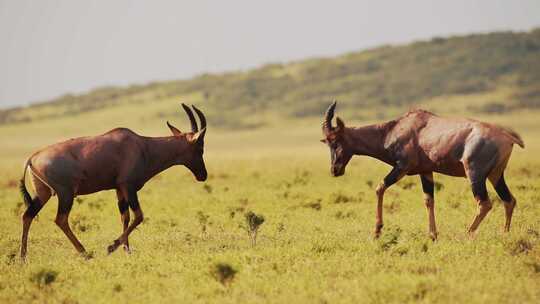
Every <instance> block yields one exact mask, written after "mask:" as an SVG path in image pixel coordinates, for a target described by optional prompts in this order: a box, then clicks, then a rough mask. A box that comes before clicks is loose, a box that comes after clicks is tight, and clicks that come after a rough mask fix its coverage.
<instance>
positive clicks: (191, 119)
mask: <svg viewBox="0 0 540 304" xmlns="http://www.w3.org/2000/svg"><path fill="white" fill-rule="evenodd" d="M182 108H184V111H186V114H187V116H188V117H189V122H190V123H191V132H193V133H195V132H198V131H199V128H198V127H197V121H196V120H195V116H193V112H191V109H190V108H189V107H188V106H186V105H185V104H184V103H182Z"/></svg>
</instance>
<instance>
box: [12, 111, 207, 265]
mask: <svg viewBox="0 0 540 304" xmlns="http://www.w3.org/2000/svg"><path fill="white" fill-rule="evenodd" d="M182 107H183V108H184V110H185V112H186V113H187V116H188V117H189V121H190V122H191V132H189V133H182V132H180V131H179V130H178V129H177V128H175V127H174V126H172V125H171V124H170V123H169V122H167V126H168V127H169V129H170V130H171V132H172V134H173V135H172V136H168V137H144V136H140V135H137V134H135V133H134V132H133V131H131V130H129V129H123V128H117V129H114V130H111V131H109V132H107V133H105V134H103V135H99V136H95V137H80V138H75V139H71V140H68V141H65V142H62V143H57V144H54V145H51V146H49V147H46V148H44V149H42V150H40V151H38V152H36V153H34V154H33V155H32V156H31V157H30V158H29V159H28V161H27V162H26V165H25V167H24V173H23V177H22V179H21V181H20V190H21V193H22V196H23V199H24V202H25V204H26V205H27V209H26V211H25V212H24V214H23V216H22V224H23V231H22V240H21V257H22V258H23V259H24V258H25V257H26V248H27V240H28V231H29V229H30V225H31V223H32V220H33V219H34V217H35V216H36V215H37V214H38V212H39V211H40V210H41V208H43V206H44V205H45V204H46V203H47V201H48V200H49V198H50V197H51V196H52V195H55V194H56V195H58V212H57V215H56V220H55V222H56V224H57V225H58V227H60V229H62V231H63V232H64V233H65V235H66V236H67V237H68V239H69V240H70V241H71V243H73V246H75V248H76V249H77V251H78V252H79V253H80V254H82V255H83V256H85V257H88V255H87V253H86V250H85V249H84V247H83V245H82V244H81V243H80V242H79V240H78V239H77V237H76V236H75V235H74V234H73V232H72V231H71V229H70V227H69V223H68V217H69V212H70V210H71V207H72V206H73V199H74V198H75V197H76V196H77V195H84V194H90V193H95V192H98V191H102V190H109V189H115V190H116V195H117V197H118V209H119V210H120V215H121V221H122V225H123V233H122V234H121V235H120V237H119V238H118V239H116V240H114V242H113V244H111V245H110V246H109V247H108V248H107V250H108V252H109V254H110V253H112V252H113V251H115V250H116V249H117V248H118V247H119V246H120V245H123V246H124V249H125V250H126V252H128V253H129V252H130V249H129V242H128V237H129V234H130V233H131V232H132V231H133V229H135V228H136V227H137V226H138V225H139V224H140V223H141V222H142V221H143V212H142V210H141V207H140V205H139V200H138V198H137V191H139V190H140V189H141V188H142V187H143V186H144V184H145V183H146V182H147V181H148V180H150V179H151V178H152V177H153V176H155V175H156V174H158V173H160V172H162V171H163V170H165V169H167V168H169V167H171V166H174V165H184V166H186V167H187V168H188V169H189V170H190V171H191V172H192V173H193V174H194V175H195V178H196V179H197V180H198V181H205V180H206V177H207V173H206V167H205V165H204V160H203V150H204V136H205V133H206V118H205V117H204V114H203V113H202V112H201V111H200V110H199V109H197V108H196V107H195V106H193V110H195V112H196V113H197V116H199V119H200V122H201V129H200V130H199V128H198V126H197V122H196V120H195V117H194V116H193V112H192V111H191V109H190V108H189V107H187V106H186V105H185V104H182ZM28 168H29V169H30V172H31V176H32V181H33V184H34V188H35V190H36V195H35V196H34V198H31V197H30V194H29V193H28V191H27V189H26V186H25V176H26V171H27V169H28ZM129 209H131V210H132V211H133V213H134V214H135V219H134V220H133V222H132V223H131V224H130V223H129Z"/></svg>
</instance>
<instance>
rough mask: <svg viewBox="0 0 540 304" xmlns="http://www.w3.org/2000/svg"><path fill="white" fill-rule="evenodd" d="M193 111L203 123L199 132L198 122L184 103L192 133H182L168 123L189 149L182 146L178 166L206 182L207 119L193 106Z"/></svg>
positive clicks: (176, 136) (183, 106)
mask: <svg viewBox="0 0 540 304" xmlns="http://www.w3.org/2000/svg"><path fill="white" fill-rule="evenodd" d="M192 107H193V110H194V111H195V113H197V116H198V117H199V120H200V121H201V128H200V130H199V128H198V126H197V121H196V120H195V116H193V112H192V111H191V109H190V108H189V107H188V106H186V105H185V104H183V103H182V108H184V111H186V114H187V116H188V117H189V122H190V123H191V132H187V133H182V132H181V131H180V130H178V129H177V128H176V127H174V126H173V125H171V124H170V123H169V122H168V121H167V126H168V127H169V129H170V130H171V132H172V133H173V135H174V137H175V138H178V139H179V140H180V142H186V141H187V147H185V145H182V149H181V153H179V156H178V158H179V159H178V164H182V165H184V166H186V167H187V168H188V169H189V170H190V171H191V173H193V175H195V178H196V179H197V180H198V181H201V182H202V181H205V180H206V178H207V176H208V173H207V172H206V166H205V164H204V159H203V154H204V136H205V134H206V118H205V117H204V114H203V113H202V112H201V111H200V110H199V109H197V108H196V107H195V106H193V105H192Z"/></svg>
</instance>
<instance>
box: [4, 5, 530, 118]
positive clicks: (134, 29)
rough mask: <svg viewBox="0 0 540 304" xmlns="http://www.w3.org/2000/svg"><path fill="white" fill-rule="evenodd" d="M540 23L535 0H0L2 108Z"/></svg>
mask: <svg viewBox="0 0 540 304" xmlns="http://www.w3.org/2000/svg"><path fill="white" fill-rule="evenodd" d="M535 26H540V0H530V1H518V0H503V1H496V0H487V1H474V0H452V1H445V2H444V3H442V1H433V0H430V1H413V0H411V1H359V0H357V1H336V0H334V1H316V0H302V1H298V0H288V1H281V0H279V1H278V0H271V1H256V0H247V1H234V0H228V1H219V0H215V1H204V0H194V1H180V0H177V1H120V0H109V1H105V0H103V1H88V0H86V1H75V0H65V1H60V0H56V1H55V0H34V1H26V0H11V1H9V0H0V43H1V44H0V107H8V106H11V105H17V104H28V103H30V102H36V101H42V100H45V99H48V98H51V97H56V96H59V95H62V94H65V93H68V92H72V93H80V92H84V91H87V90H89V89H92V88H95V87H97V86H103V85H127V84H133V83H147V82H149V81H154V80H170V79H179V78H189V77H191V76H194V75H197V74H200V73H204V72H222V71H229V70H238V69H246V68H251V67H256V66H259V65H261V64H263V63H269V62H286V61H290V60H295V59H303V58H306V57H313V56H329V55H336V54H340V53H344V52H349V51H354V50H361V49H365V48H369V47H373V46H377V45H380V44H395V43H405V42H409V41H411V40H415V39H421V38H430V37H433V36H445V35H449V34H464V33H470V32H488V31H495V30H519V31H523V30H530V29H531V28H533V27H535Z"/></svg>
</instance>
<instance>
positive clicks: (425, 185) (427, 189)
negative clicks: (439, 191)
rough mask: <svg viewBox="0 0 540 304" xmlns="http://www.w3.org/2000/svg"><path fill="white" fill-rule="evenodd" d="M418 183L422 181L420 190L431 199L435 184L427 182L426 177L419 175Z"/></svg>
mask: <svg viewBox="0 0 540 304" xmlns="http://www.w3.org/2000/svg"><path fill="white" fill-rule="evenodd" d="M420 181H422V190H423V191H424V193H426V194H429V195H430V196H431V197H433V196H434V195H433V194H434V193H435V190H434V189H435V184H434V183H433V181H431V180H429V179H428V178H427V177H425V176H423V175H420Z"/></svg>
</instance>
